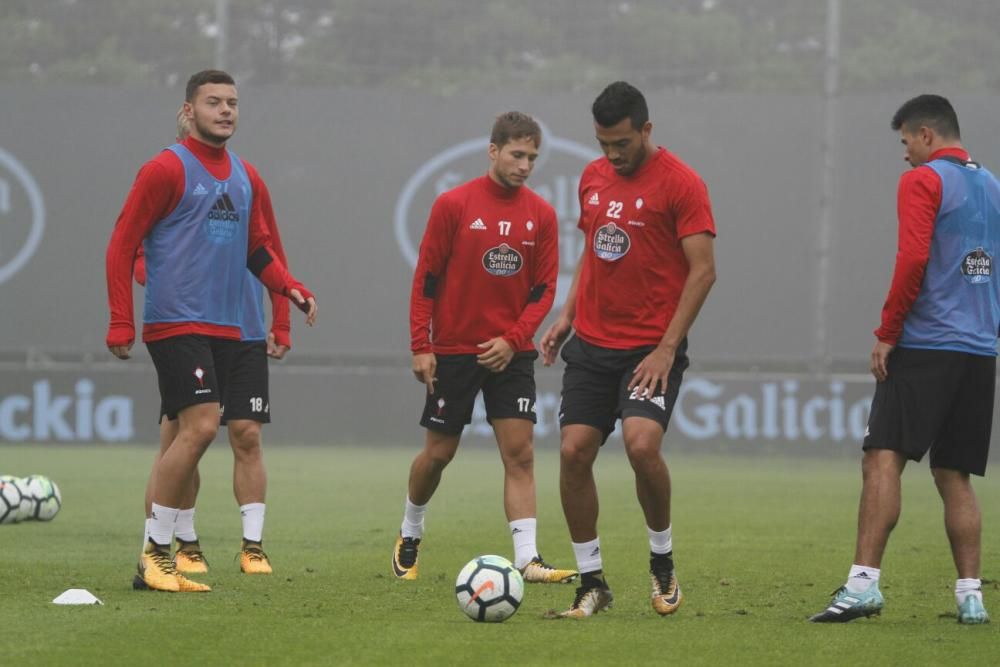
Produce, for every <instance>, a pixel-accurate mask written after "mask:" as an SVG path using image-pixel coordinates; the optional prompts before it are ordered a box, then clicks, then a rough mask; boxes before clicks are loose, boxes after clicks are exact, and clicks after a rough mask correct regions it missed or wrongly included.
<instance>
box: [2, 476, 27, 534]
mask: <svg viewBox="0 0 1000 667" xmlns="http://www.w3.org/2000/svg"><path fill="white" fill-rule="evenodd" d="M4 477H5V479H3V480H0V524H3V523H16V522H18V521H20V520H21V502H22V500H23V499H24V496H23V495H22V494H21V488H20V487H19V486H18V485H17V484H16V483H15V482H14V481H13V480H11V481H8V480H7V479H6V475H5V476H4Z"/></svg>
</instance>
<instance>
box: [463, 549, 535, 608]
mask: <svg viewBox="0 0 1000 667" xmlns="http://www.w3.org/2000/svg"><path fill="white" fill-rule="evenodd" d="M455 597H456V599H457V600H458V608H459V609H461V610H462V611H463V612H465V614H466V615H467V616H468V617H469V618H471V619H472V620H474V621H485V622H487V623H500V622H501V621H506V620H507V619H508V618H510V617H511V616H513V615H514V612H516V611H517V608H518V607H520V606H521V600H522V599H523V598H524V579H523V578H522V577H521V573H520V572H518V571H517V569H516V568H515V567H514V564H513V563H511V562H510V561H509V560H507V559H506V558H504V557H502V556H477V557H476V558H473V559H472V560H470V561H469V562H468V563H466V565H465V567H463V568H462V571H461V572H459V573H458V579H457V580H456V581H455Z"/></svg>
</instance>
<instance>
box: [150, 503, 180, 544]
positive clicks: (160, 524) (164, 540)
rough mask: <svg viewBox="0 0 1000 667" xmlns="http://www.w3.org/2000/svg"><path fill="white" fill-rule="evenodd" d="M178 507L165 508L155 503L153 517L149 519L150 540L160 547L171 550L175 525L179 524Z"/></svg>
mask: <svg viewBox="0 0 1000 667" xmlns="http://www.w3.org/2000/svg"><path fill="white" fill-rule="evenodd" d="M178 512H180V510H179V509H177V508H176V507H164V506H163V505H157V504H156V503H153V512H152V516H150V517H149V519H147V521H146V523H148V524H149V539H150V540H152V541H153V543H154V544H156V546H158V547H163V548H164V549H169V548H170V543H171V542H172V541H173V539H174V525H175V524H176V523H177V513H178Z"/></svg>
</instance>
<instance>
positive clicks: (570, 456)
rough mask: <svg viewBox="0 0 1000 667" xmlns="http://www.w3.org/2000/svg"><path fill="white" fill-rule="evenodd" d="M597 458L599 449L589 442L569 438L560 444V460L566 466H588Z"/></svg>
mask: <svg viewBox="0 0 1000 667" xmlns="http://www.w3.org/2000/svg"><path fill="white" fill-rule="evenodd" d="M596 458H597V451H596V450H595V449H594V448H593V447H590V446H589V444H588V443H583V442H578V441H575V440H568V439H567V440H564V441H563V442H562V444H561V445H559V460H560V462H561V463H562V466H563V467H564V468H588V467H590V466H592V465H594V459H596Z"/></svg>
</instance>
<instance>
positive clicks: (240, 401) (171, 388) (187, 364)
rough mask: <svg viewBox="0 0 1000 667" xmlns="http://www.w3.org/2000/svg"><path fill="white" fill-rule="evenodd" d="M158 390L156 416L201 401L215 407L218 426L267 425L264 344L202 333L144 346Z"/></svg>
mask: <svg viewBox="0 0 1000 667" xmlns="http://www.w3.org/2000/svg"><path fill="white" fill-rule="evenodd" d="M146 347H147V348H149V355H150V357H152V359H153V365H154V366H156V375H157V380H158V383H159V387H160V417H161V419H162V418H163V417H166V418H167V419H169V420H174V419H177V413H179V412H180V411H181V410H183V409H184V408H187V407H190V406H192V405H197V404H199V403H212V402H216V403H219V404H220V406H221V408H222V409H223V410H224V414H223V415H222V418H221V422H222V423H223V424H225V423H226V421H227V420H229V419H253V420H254V421H258V422H261V423H265V424H266V423H269V422H270V421H271V406H270V398H269V396H268V370H267V344H266V343H265V342H264V341H250V342H242V341H234V340H225V339H222V338H213V337H211V336H202V335H185V336H174V337H171V338H166V339H164V340H158V341H153V342H150V343H147V345H146Z"/></svg>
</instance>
